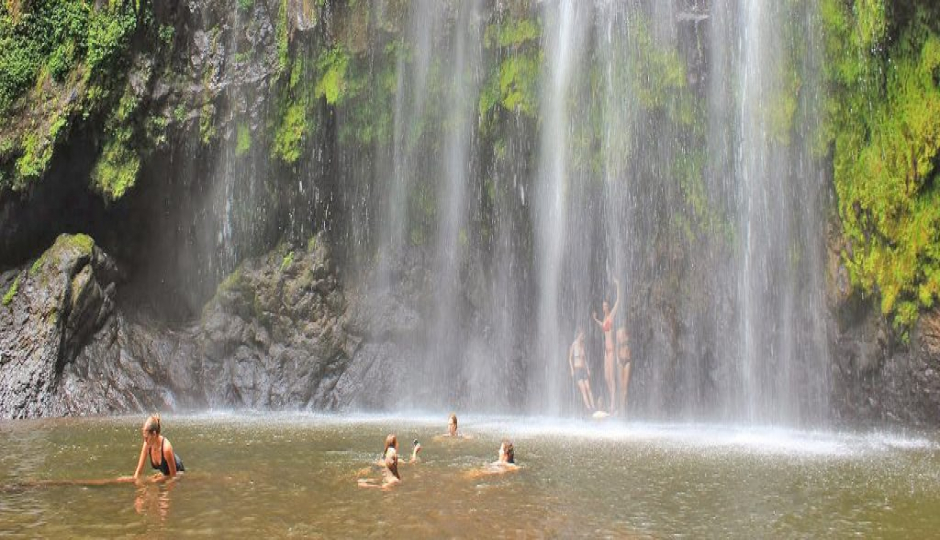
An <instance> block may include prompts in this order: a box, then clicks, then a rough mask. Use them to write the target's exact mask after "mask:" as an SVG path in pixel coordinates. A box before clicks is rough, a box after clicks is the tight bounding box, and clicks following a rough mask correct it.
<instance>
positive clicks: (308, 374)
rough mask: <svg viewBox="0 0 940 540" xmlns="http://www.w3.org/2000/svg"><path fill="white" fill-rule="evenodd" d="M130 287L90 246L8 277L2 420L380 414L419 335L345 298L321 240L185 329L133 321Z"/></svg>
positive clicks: (377, 304)
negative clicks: (123, 295) (270, 412)
mask: <svg viewBox="0 0 940 540" xmlns="http://www.w3.org/2000/svg"><path fill="white" fill-rule="evenodd" d="M120 282H121V280H120V274H119V272H118V269H117V267H116V265H115V263H114V261H113V260H112V259H111V258H110V257H108V256H107V255H106V254H105V253H104V252H102V251H101V250H100V249H99V248H98V247H96V246H95V244H94V242H93V240H92V239H91V238H90V237H88V236H85V235H75V236H72V235H62V236H60V237H59V238H58V239H57V240H56V242H55V244H54V245H53V246H52V247H51V248H50V249H49V250H47V251H46V252H45V253H44V254H43V255H42V257H40V258H39V259H38V260H37V261H36V262H35V263H33V264H32V265H30V266H28V267H27V266H24V267H21V268H18V269H15V270H12V271H9V272H6V273H5V274H3V275H2V276H0V287H3V290H6V291H7V293H6V295H5V296H4V300H3V306H0V355H2V357H0V418H28V417H41V416H64V415H85V414H109V413H124V412H142V411H148V410H186V409H203V408H217V407H225V408H228V407H249V408H264V409H290V410H304V409H310V410H330V409H341V408H345V407H350V406H365V407H370V406H371V407H380V406H382V404H383V403H382V399H381V397H380V396H383V395H386V394H387V393H388V390H389V389H390V388H392V387H393V385H394V384H395V383H396V377H397V376H398V375H396V373H397V372H398V371H400V370H395V369H394V362H393V359H394V358H396V357H398V355H401V354H405V353H406V347H407V345H405V344H407V343H408V342H409V341H411V340H410V339H409V335H410V334H411V333H412V332H414V331H415V330H416V328H417V319H418V318H417V315H416V314H415V313H414V311H412V310H410V309H409V308H407V307H405V306H404V305H402V304H400V303H398V302H396V301H395V300H394V299H393V298H386V299H385V300H383V301H376V299H375V298H372V299H370V302H369V303H368V307H367V308H363V307H362V306H363V305H364V304H360V302H358V298H359V295H357V294H356V293H355V292H352V293H350V295H349V296H350V297H349V298H347V296H346V294H347V293H345V292H344V291H343V288H342V286H341V283H340V280H339V279H338V270H337V268H336V267H335V266H334V264H333V261H332V257H331V254H330V248H329V244H328V241H327V240H326V237H325V235H322V234H321V235H319V236H316V237H314V238H313V239H311V240H310V242H309V243H308V244H307V246H301V247H292V246H289V245H286V244H282V245H280V246H278V247H277V248H275V249H274V250H272V251H271V252H269V253H268V254H266V255H264V256H262V257H259V258H255V259H250V260H247V261H246V262H244V263H243V264H242V265H241V266H239V268H238V269H237V270H236V271H235V272H234V273H233V274H231V275H230V276H229V277H228V278H227V279H226V280H225V281H224V282H223V283H222V284H221V285H220V286H219V289H218V292H217V294H216V295H215V297H214V298H213V299H212V300H211V301H210V302H209V303H208V304H207V305H206V306H205V309H204V310H203V313H202V317H201V318H200V319H199V320H198V321H193V322H191V323H189V324H187V325H184V326H181V327H168V326H167V325H166V324H165V323H162V322H160V321H156V320H147V319H145V318H143V316H142V315H141V314H140V313H139V312H138V311H136V310H127V311H125V310H122V309H121V308H120V302H119V301H118V289H119V287H120ZM377 396H378V397H377Z"/></svg>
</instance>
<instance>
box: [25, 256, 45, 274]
mask: <svg viewBox="0 0 940 540" xmlns="http://www.w3.org/2000/svg"><path fill="white" fill-rule="evenodd" d="M45 260H46V257H45V254H43V256H41V257H39V258H37V259H36V260H35V261H33V264H32V266H30V267H29V275H30V276H34V275H36V273H37V272H39V269H40V268H42V264H43V262H45Z"/></svg>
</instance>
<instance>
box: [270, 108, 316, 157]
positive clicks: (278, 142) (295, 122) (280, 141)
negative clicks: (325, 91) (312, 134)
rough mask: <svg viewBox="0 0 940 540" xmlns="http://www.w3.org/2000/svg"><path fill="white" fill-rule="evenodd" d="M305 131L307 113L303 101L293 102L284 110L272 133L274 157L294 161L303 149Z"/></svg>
mask: <svg viewBox="0 0 940 540" xmlns="http://www.w3.org/2000/svg"><path fill="white" fill-rule="evenodd" d="M306 131H307V114H306V110H305V107H304V105H303V103H294V104H292V105H290V106H288V107H287V109H286V110H285V111H284V114H283V116H282V117H281V121H280V123H279V124H278V128H277V132H276V133H275V135H274V147H273V149H272V153H273V155H274V157H276V158H279V159H281V160H283V161H284V162H286V163H296V162H297V160H298V159H300V154H301V151H302V150H303V141H304V134H305V133H306Z"/></svg>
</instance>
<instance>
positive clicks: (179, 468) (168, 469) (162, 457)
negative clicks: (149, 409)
mask: <svg viewBox="0 0 940 540" xmlns="http://www.w3.org/2000/svg"><path fill="white" fill-rule="evenodd" d="M140 434H141V436H142V437H143V439H144V444H143V446H141V448H140V459H138V460H137V469H136V470H135V471H134V480H135V481H136V480H138V479H140V475H141V474H142V473H143V472H144V464H145V463H146V460H147V457H148V456H149V457H150V466H151V467H153V468H154V469H156V470H158V471H160V474H154V476H153V479H154V480H158V481H162V480H165V479H168V478H175V477H176V475H177V474H178V473H181V472H183V471H185V470H186V469H185V468H184V467H183V461H182V460H181V459H180V457H179V456H178V455H176V453H175V452H173V444H172V443H171V442H170V440H169V439H167V438H166V437H164V436H163V435H160V415H159V414H154V415H151V416H150V417H149V418H147V420H145V421H144V425H143V427H141V429H140Z"/></svg>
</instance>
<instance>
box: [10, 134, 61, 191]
mask: <svg viewBox="0 0 940 540" xmlns="http://www.w3.org/2000/svg"><path fill="white" fill-rule="evenodd" d="M52 151H53V144H52V142H50V141H49V140H48V139H46V138H45V137H41V136H40V135H38V134H37V133H30V134H28V135H27V136H26V140H25V142H24V144H23V154H22V155H21V156H20V158H19V159H17V160H16V174H17V176H18V177H19V179H18V182H17V183H15V184H14V186H15V187H23V186H25V185H26V182H28V181H30V180H35V179H37V178H39V177H40V176H42V173H44V172H45V171H46V168H47V167H48V165H49V161H50V160H51V159H52Z"/></svg>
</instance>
